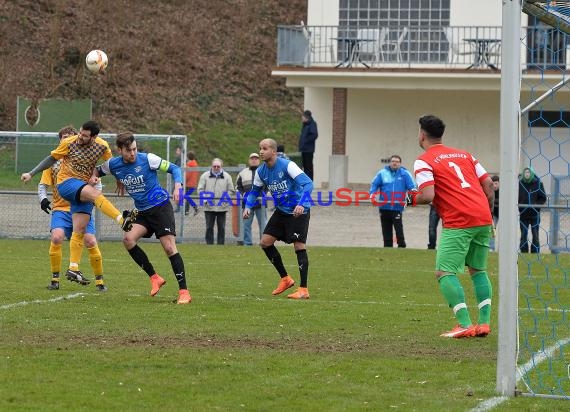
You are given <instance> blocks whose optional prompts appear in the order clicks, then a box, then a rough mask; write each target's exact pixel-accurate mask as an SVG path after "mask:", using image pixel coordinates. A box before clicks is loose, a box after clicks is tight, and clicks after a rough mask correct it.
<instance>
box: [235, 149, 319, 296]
mask: <svg viewBox="0 0 570 412" xmlns="http://www.w3.org/2000/svg"><path fill="white" fill-rule="evenodd" d="M259 154H260V155H261V159H262V160H263V162H264V163H263V165H261V166H260V167H259V168H258V169H257V170H256V171H255V178H254V180H253V186H252V189H251V191H250V192H249V195H248V196H247V198H246V200H245V209H243V218H244V219H248V218H249V217H250V213H251V207H252V206H253V205H254V204H255V202H256V200H257V198H258V197H259V196H260V195H261V191H262V190H263V189H264V187H267V188H268V190H269V191H270V192H271V194H272V195H273V197H274V198H275V199H277V200H276V204H275V212H273V214H272V215H271V217H270V218H269V222H267V226H266V227H265V229H264V231H263V236H262V237H261V242H260V246H261V248H262V249H263V251H264V252H265V255H266V256H267V259H269V261H270V262H271V264H272V265H273V267H274V268H275V270H277V273H279V277H280V278H281V280H280V281H279V284H278V285H277V288H275V289H274V290H273V292H272V294H273V295H279V294H280V293H283V292H285V291H286V290H287V289H289V288H290V287H293V285H295V281H294V280H293V278H292V277H291V276H290V275H289V274H288V273H287V270H286V269H285V266H284V265H283V260H282V259H281V254H280V253H279V251H278V250H277V248H276V247H275V242H276V241H277V240H281V241H283V242H285V243H293V247H294V248H295V254H296V255H297V264H298V267H299V275H300V278H301V282H300V285H299V288H298V289H297V290H296V291H295V292H294V293H291V294H290V295H287V298H289V299H309V297H310V295H309V289H308V287H307V280H308V276H309V257H308V256H307V249H306V245H305V244H306V243H307V233H308V231H309V220H310V218H311V211H310V208H311V192H312V191H313V182H312V181H311V179H309V178H308V177H307V175H306V174H305V173H303V171H302V170H301V168H300V167H299V166H297V165H296V164H295V163H294V162H292V161H290V160H286V159H283V158H280V157H277V142H275V140H273V139H263V140H262V141H261V142H260V143H259Z"/></svg>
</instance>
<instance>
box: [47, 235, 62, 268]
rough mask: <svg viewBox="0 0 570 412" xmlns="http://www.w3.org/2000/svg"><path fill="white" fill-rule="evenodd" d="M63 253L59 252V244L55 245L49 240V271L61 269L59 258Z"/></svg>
mask: <svg viewBox="0 0 570 412" xmlns="http://www.w3.org/2000/svg"><path fill="white" fill-rule="evenodd" d="M62 255H63V253H62V252H61V244H59V245H56V244H55V243H53V242H51V243H50V245H49V263H50V266H51V273H59V272H60V270H61V259H62Z"/></svg>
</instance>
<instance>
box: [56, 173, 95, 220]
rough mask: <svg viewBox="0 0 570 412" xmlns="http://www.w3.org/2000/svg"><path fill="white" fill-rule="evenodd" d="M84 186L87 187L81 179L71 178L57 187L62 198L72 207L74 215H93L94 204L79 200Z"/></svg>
mask: <svg viewBox="0 0 570 412" xmlns="http://www.w3.org/2000/svg"><path fill="white" fill-rule="evenodd" d="M83 186H87V183H85V182H84V181H83V180H81V179H76V178H74V177H70V178H69V179H66V180H64V181H63V182H61V183H60V184H58V185H57V190H58V192H59V194H60V195H61V197H63V198H64V199H65V200H67V201H68V202H69V204H70V205H71V210H70V212H71V213H72V214H73V213H86V214H88V215H90V214H91V211H92V210H93V203H92V202H81V201H80V200H79V193H80V191H81V189H82V188H83Z"/></svg>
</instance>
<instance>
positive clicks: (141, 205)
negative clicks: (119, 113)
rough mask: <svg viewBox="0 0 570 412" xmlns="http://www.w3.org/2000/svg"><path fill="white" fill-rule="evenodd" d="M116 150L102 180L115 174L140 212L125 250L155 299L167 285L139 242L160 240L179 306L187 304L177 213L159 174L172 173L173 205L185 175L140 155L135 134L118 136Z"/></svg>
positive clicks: (125, 239)
mask: <svg viewBox="0 0 570 412" xmlns="http://www.w3.org/2000/svg"><path fill="white" fill-rule="evenodd" d="M116 145H117V149H118V151H119V154H120V156H118V157H113V158H112V159H109V160H107V161H106V162H105V163H103V164H102V165H100V166H97V172H98V173H99V175H100V176H104V175H107V174H112V175H113V176H115V178H116V179H117V180H119V181H120V182H121V183H122V185H123V186H124V189H125V190H126V191H127V192H128V193H129V195H130V196H131V197H132V198H133V200H134V202H135V207H136V208H137V209H138V214H137V217H136V220H135V223H134V224H133V228H132V229H131V231H130V232H126V233H125V236H124V237H123V244H124V245H125V248H126V249H127V251H128V252H129V254H130V255H131V257H132V258H133V260H134V261H135V262H136V264H137V265H139V266H140V267H141V268H142V269H143V270H144V271H145V272H146V273H147V274H148V276H149V277H150V283H151V291H150V295H151V296H155V295H156V294H157V293H158V291H159V290H160V288H161V287H162V286H163V285H164V284H165V283H166V281H165V280H164V279H163V278H162V277H160V275H158V274H157V273H156V272H155V271H154V267H153V266H152V264H151V263H150V261H149V260H148V256H147V255H146V253H145V252H144V251H143V250H142V249H141V248H140V247H139V245H138V244H137V242H138V241H139V239H140V238H141V237H145V238H148V237H151V236H152V235H153V234H154V235H155V236H156V237H157V239H159V240H160V243H161V245H162V248H163V249H164V252H165V253H166V256H168V259H170V264H171V266H172V270H173V271H174V276H175V277H176V280H177V281H178V289H179V291H178V301H177V303H178V304H187V303H190V302H191V301H192V297H191V296H190V293H189V292H188V288H187V286H186V275H185V271H184V261H183V260H182V257H181V256H180V253H178V250H177V248H176V238H175V236H176V229H175V220H174V209H173V208H172V204H171V203H170V201H169V199H170V197H169V195H168V192H167V191H166V190H165V189H163V188H162V187H161V186H160V182H159V180H158V175H157V171H158V170H160V171H163V172H168V173H170V174H171V175H172V176H173V178H174V181H175V183H174V201H175V202H178V197H179V195H180V192H181V190H182V173H181V171H180V167H178V166H176V165H174V164H173V163H170V162H168V161H166V160H164V159H161V158H160V157H158V156H156V155H154V154H152V153H138V151H137V142H136V141H135V137H134V135H133V134H132V133H130V132H126V133H121V134H119V135H117V140H116Z"/></svg>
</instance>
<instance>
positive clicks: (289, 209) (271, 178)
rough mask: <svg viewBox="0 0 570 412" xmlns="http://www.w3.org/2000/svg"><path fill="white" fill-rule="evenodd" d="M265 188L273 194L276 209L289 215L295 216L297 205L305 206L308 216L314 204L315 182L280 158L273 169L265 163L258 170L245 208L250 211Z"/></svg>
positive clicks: (293, 165)
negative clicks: (312, 196)
mask: <svg viewBox="0 0 570 412" xmlns="http://www.w3.org/2000/svg"><path fill="white" fill-rule="evenodd" d="M264 187H266V188H267V190H269V191H270V192H271V194H272V196H273V199H274V201H275V207H276V208H277V209H278V210H280V211H281V212H283V213H286V214H288V215H292V214H293V210H294V209H295V207H296V206H297V205H301V206H303V207H304V208H305V212H304V213H305V214H306V213H308V211H309V209H310V208H311V205H312V204H313V201H312V199H311V192H312V191H313V181H312V180H311V179H309V176H307V175H306V174H305V173H303V171H302V170H301V168H300V167H299V166H297V165H296V164H295V163H294V162H292V161H290V160H288V159H283V158H281V157H278V158H276V159H275V164H274V165H273V167H268V166H267V163H264V164H262V165H261V166H259V167H258V168H257V170H256V171H255V177H254V178H253V186H252V188H251V191H250V192H249V194H248V196H247V198H246V200H245V207H247V208H250V209H251V208H252V207H253V205H254V204H255V202H256V199H257V197H258V196H260V195H261V193H262V190H263V188H264Z"/></svg>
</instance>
